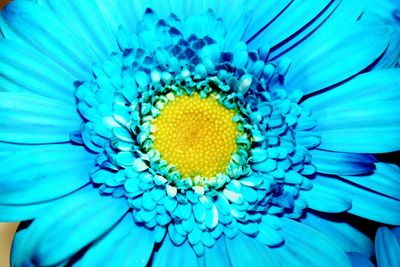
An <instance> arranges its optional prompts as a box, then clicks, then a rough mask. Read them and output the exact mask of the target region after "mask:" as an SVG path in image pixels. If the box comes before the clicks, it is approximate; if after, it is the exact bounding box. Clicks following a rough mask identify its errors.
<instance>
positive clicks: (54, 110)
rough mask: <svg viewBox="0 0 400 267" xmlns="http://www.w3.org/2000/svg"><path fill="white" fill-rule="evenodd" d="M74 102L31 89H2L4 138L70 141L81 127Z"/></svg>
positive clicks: (0, 122) (0, 123) (26, 141)
mask: <svg viewBox="0 0 400 267" xmlns="http://www.w3.org/2000/svg"><path fill="white" fill-rule="evenodd" d="M80 120H81V119H80V118H79V115H78V113H77V111H76V109H75V108H74V107H73V106H68V105H65V103H63V102H60V101H58V100H55V99H50V98H47V97H43V96H38V95H35V94H28V93H12V92H0V141H4V142H12V143H22V144H41V143H43V144H49V143H59V142H68V141H69V135H70V133H71V132H73V131H75V130H77V129H79V124H80Z"/></svg>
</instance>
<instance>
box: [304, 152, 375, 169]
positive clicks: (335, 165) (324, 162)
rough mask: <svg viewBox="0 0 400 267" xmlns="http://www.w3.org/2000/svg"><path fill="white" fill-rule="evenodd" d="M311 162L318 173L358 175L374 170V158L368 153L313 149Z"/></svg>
mask: <svg viewBox="0 0 400 267" xmlns="http://www.w3.org/2000/svg"><path fill="white" fill-rule="evenodd" d="M310 152H311V154H312V164H313V165H315V167H317V170H318V172H319V173H326V174H336V175H359V174H365V173H370V172H372V171H374V170H375V164H374V162H375V158H374V157H373V156H371V155H368V154H354V153H340V152H332V151H326V150H320V149H313V150H311V151H310Z"/></svg>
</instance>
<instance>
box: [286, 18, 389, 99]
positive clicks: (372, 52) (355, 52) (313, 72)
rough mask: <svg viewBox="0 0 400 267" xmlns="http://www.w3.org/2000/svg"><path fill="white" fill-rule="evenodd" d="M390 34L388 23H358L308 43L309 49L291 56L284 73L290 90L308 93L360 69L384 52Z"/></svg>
mask: <svg viewBox="0 0 400 267" xmlns="http://www.w3.org/2000/svg"><path fill="white" fill-rule="evenodd" d="M358 24H359V25H358ZM390 35H391V33H390V31H389V30H388V28H387V27H385V26H379V25H378V26H375V27H374V28H371V27H369V26H368V27H367V26H365V25H362V24H360V23H356V26H354V27H349V28H348V29H346V30H344V31H343V33H341V34H340V35H339V36H335V38H331V39H329V40H328V41H324V43H319V42H318V41H316V42H315V43H314V44H312V43H308V46H307V49H303V50H299V51H298V52H297V53H296V56H295V57H294V58H293V57H292V58H291V59H292V65H291V67H290V68H289V71H288V73H287V74H286V76H285V79H286V81H287V83H286V85H287V88H288V90H289V91H290V90H298V89H301V90H303V91H304V92H305V93H306V94H309V93H312V92H315V91H318V90H321V89H323V88H326V87H328V86H332V85H334V84H336V83H339V82H341V81H343V80H345V79H347V78H349V77H351V76H353V75H355V74H357V73H359V72H361V71H362V70H363V69H365V68H366V67H368V66H369V65H370V64H372V63H373V62H374V61H375V60H376V59H377V58H379V56H381V55H382V53H383V52H384V51H385V49H386V47H387V46H388V44H389V40H390ZM310 51H312V53H310Z"/></svg>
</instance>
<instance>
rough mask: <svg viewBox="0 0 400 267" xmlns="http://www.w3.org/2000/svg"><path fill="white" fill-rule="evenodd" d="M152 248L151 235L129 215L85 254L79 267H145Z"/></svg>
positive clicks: (152, 240)
mask: <svg viewBox="0 0 400 267" xmlns="http://www.w3.org/2000/svg"><path fill="white" fill-rule="evenodd" d="M153 246H154V239H153V233H152V232H151V231H149V230H148V229H147V228H145V227H143V226H138V225H136V224H135V222H134V221H133V217H132V216H131V214H130V213H128V214H127V215H125V217H124V218H123V219H122V220H121V221H120V222H119V223H118V224H117V225H116V226H115V227H114V228H113V229H112V230H111V231H110V232H109V233H107V234H106V235H105V236H104V237H103V238H101V239H99V240H98V241H96V242H95V243H94V244H93V245H92V246H91V247H90V248H89V250H88V251H87V252H86V253H85V255H84V256H83V257H82V259H81V261H80V266H82V267H89V266H93V267H94V266H110V267H111V266H121V267H124V266H126V267H129V266H146V264H147V262H148V260H149V258H150V256H151V254H152V252H153Z"/></svg>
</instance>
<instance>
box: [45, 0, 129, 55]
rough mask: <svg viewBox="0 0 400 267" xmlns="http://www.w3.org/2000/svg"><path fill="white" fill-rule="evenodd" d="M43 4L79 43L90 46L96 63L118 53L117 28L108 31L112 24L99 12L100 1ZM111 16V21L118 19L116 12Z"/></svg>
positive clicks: (113, 5)
mask: <svg viewBox="0 0 400 267" xmlns="http://www.w3.org/2000/svg"><path fill="white" fill-rule="evenodd" d="M45 2H46V3H47V6H48V7H49V9H50V10H51V11H53V13H54V14H55V15H56V16H57V18H58V19H59V20H60V21H62V23H63V24H65V25H67V27H68V28H69V29H71V30H72V31H73V32H74V33H75V34H76V35H78V36H79V38H80V40H81V42H86V43H87V44H88V45H89V46H90V49H92V50H93V51H94V52H95V54H96V56H97V60H96V62H101V61H103V60H105V59H107V58H108V57H109V56H110V54H111V52H115V51H118V46H117V41H116V34H117V29H118V26H116V25H113V26H114V29H113V30H114V31H113V30H112V29H110V26H111V25H112V24H111V25H110V24H109V21H108V20H106V19H105V17H104V16H103V14H102V12H101V11H100V7H101V5H102V1H99V2H98V3H97V2H96V1H93V0H87V1H54V0H45ZM115 2H117V1H115ZM115 6H116V4H115V3H114V4H112V6H109V7H108V8H115ZM112 15H113V17H112V18H110V20H111V21H113V20H115V17H118V13H117V12H116V11H114V12H113V14H112ZM88 18H90V19H88ZM120 25H121V24H120ZM122 25H124V24H122Z"/></svg>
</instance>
